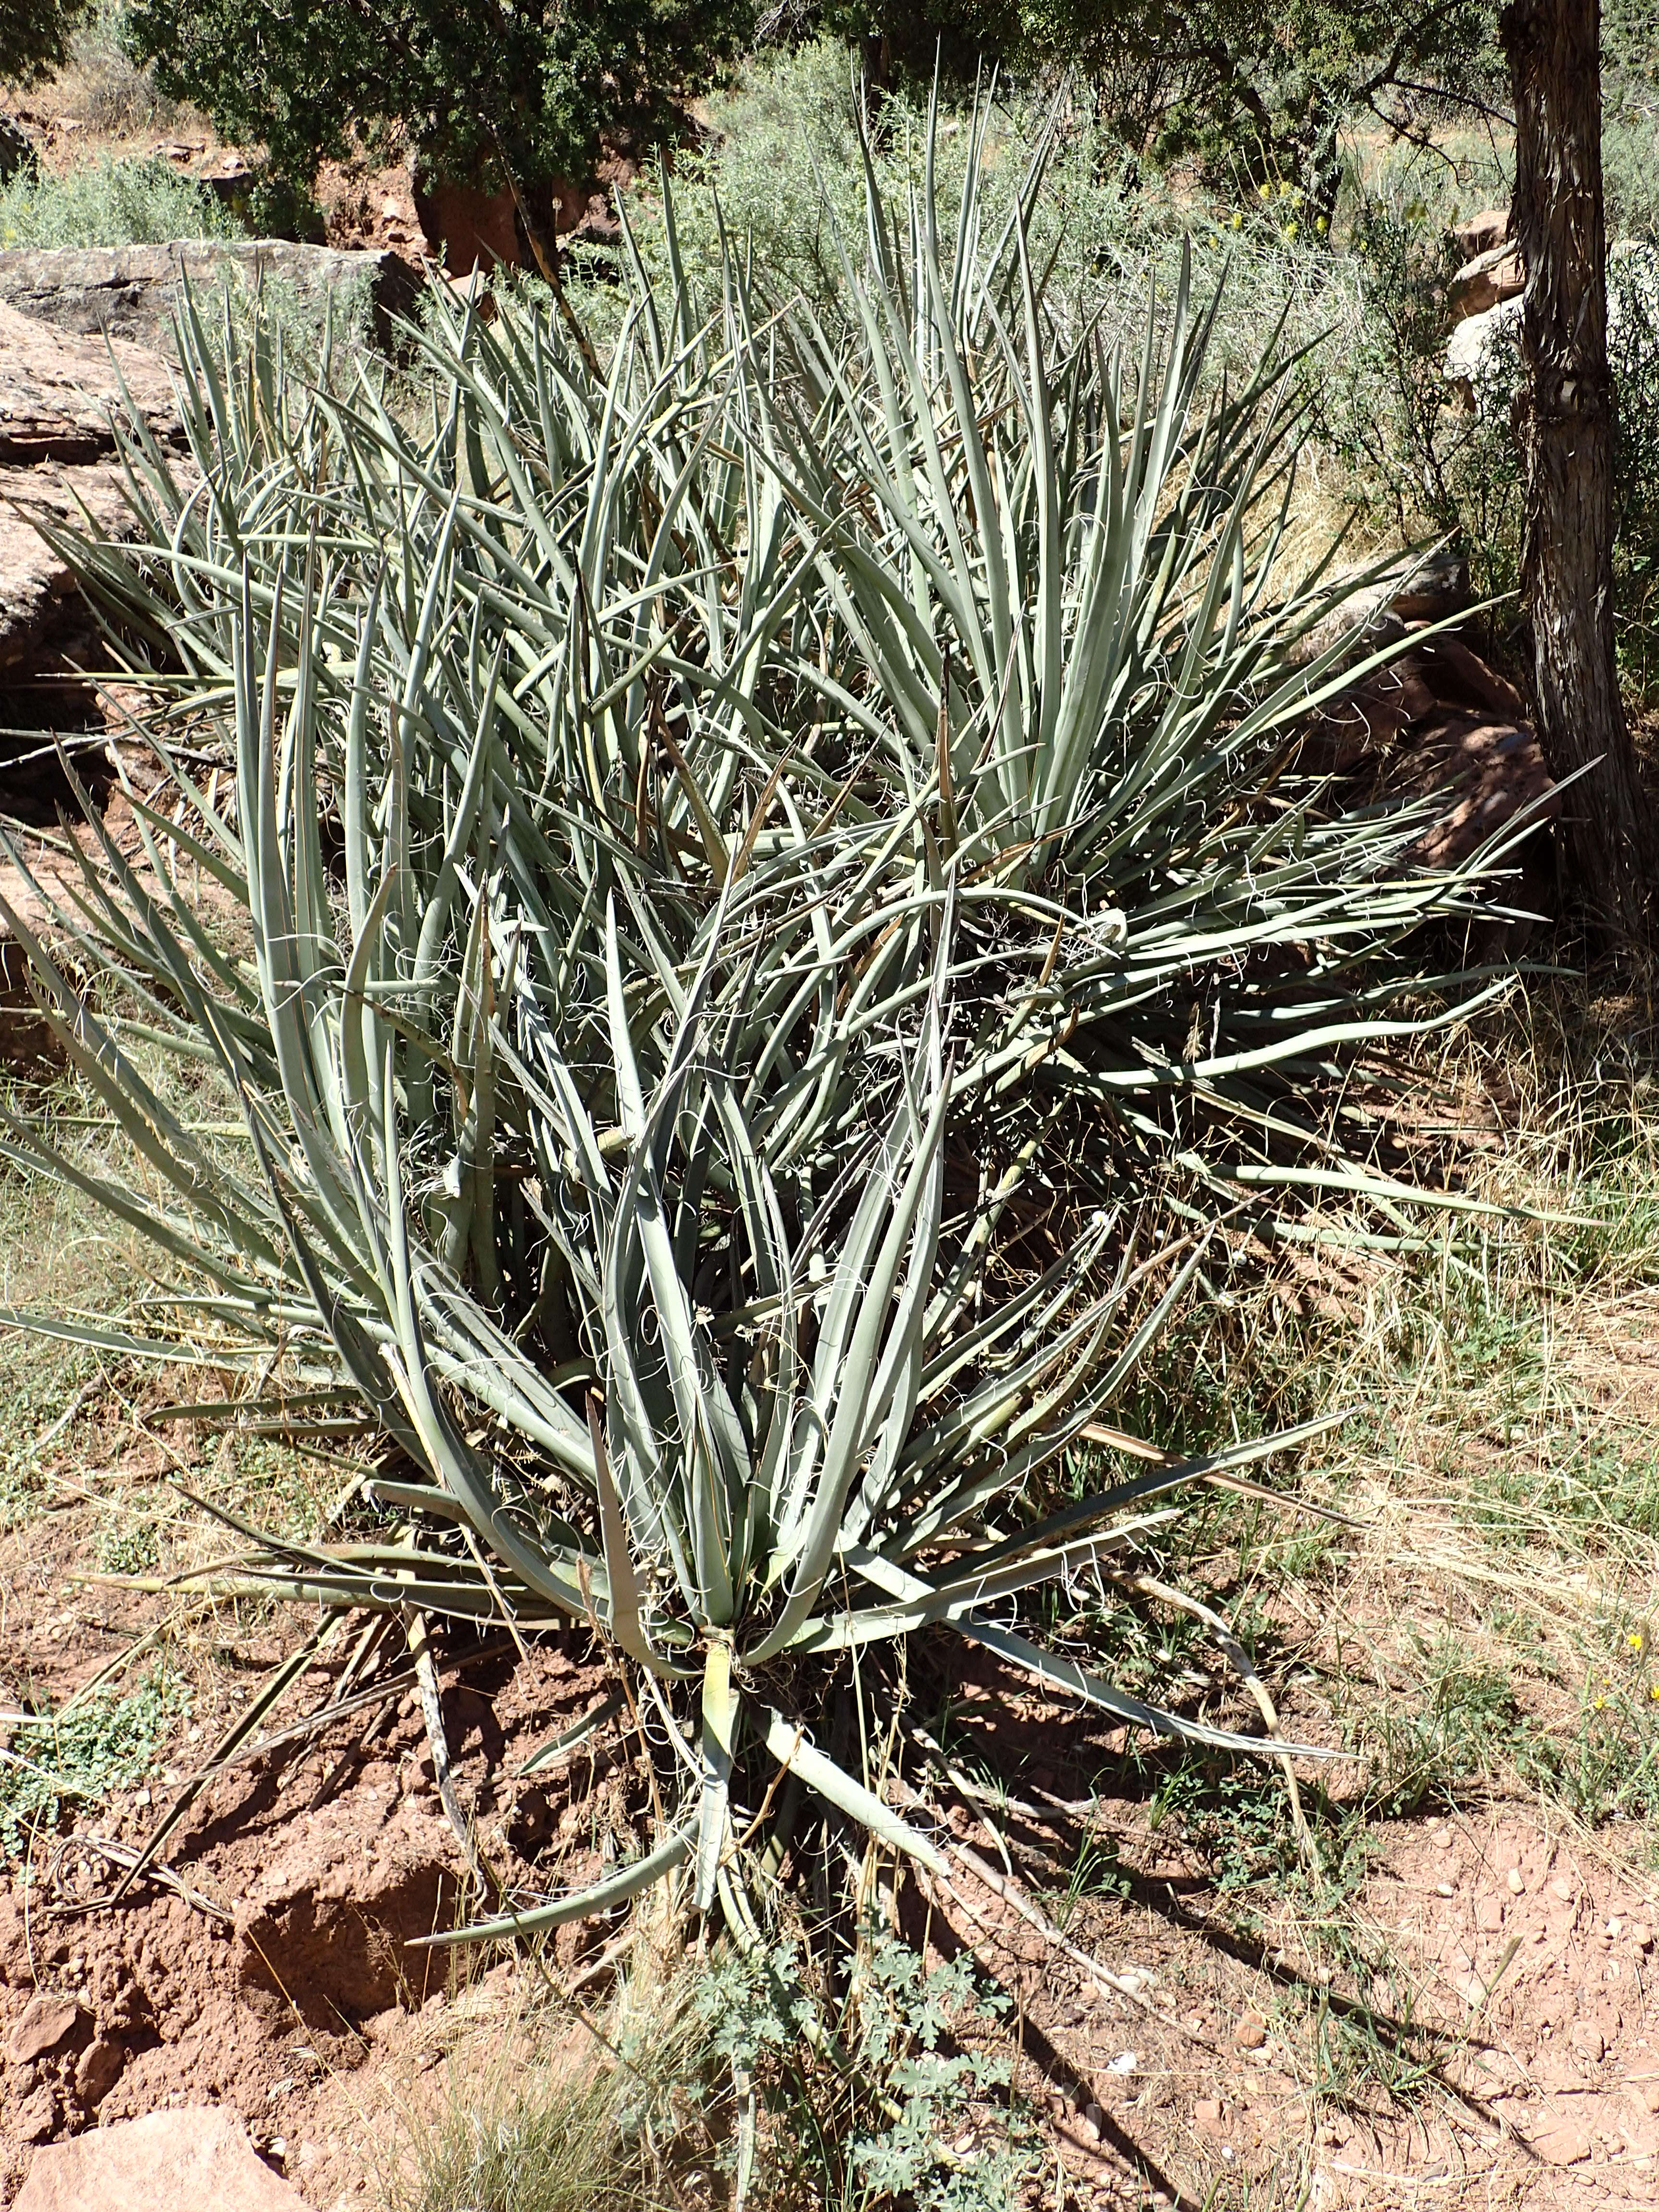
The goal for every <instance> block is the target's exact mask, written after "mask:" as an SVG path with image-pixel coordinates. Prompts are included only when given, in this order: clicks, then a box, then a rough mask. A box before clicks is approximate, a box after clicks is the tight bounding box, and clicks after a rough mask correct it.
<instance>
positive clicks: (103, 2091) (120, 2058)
mask: <svg viewBox="0 0 1659 2212" xmlns="http://www.w3.org/2000/svg"><path fill="white" fill-rule="evenodd" d="M126 2063H127V2054H126V2052H125V2051H123V2049H122V2048H121V2046H120V2045H119V2044H118V2043H117V2042H115V2041H114V2040H113V2039H112V2038H111V2037H109V2036H107V2035H95V2036H94V2038H93V2039H92V2041H91V2042H90V2043H89V2044H88V2045H87V2047H86V2049H85V2050H84V2051H82V2053H81V2063H80V2064H79V2065H78V2066H77V2067H76V2069H75V2093H76V2096H77V2097H78V2098H79V2099H80V2100H81V2102H82V2104H83V2105H85V2106H87V2108H88V2111H90V2110H92V2109H93V2108H94V2106H97V2105H99V2104H100V2103H101V2102H102V2101H103V2100H104V2099H105V2098H106V2096H108V2094H109V2093H110V2091H111V2090H112V2088H113V2087H115V2085H116V2083H117V2082H118V2081H119V2080H120V2078H121V2069H122V2068H123V2067H124V2066H125V2064H126Z"/></svg>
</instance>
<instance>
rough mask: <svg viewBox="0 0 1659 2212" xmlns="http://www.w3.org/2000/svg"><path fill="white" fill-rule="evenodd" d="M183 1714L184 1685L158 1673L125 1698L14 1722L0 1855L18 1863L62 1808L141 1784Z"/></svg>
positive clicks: (0, 1802)
mask: <svg viewBox="0 0 1659 2212" xmlns="http://www.w3.org/2000/svg"><path fill="white" fill-rule="evenodd" d="M188 1709H189V1699H188V1693H187V1692H185V1688H184V1686H182V1684H180V1683H179V1681H178V1680H176V1679H175V1678H173V1677H170V1676H168V1675H167V1674H162V1673H161V1672H159V1671H158V1672H156V1673H154V1674H150V1675H149V1676H147V1677H146V1678H145V1679H144V1680H143V1681H141V1682H140V1683H139V1684H138V1685H137V1687H136V1688H135V1689H133V1690H131V1691H129V1692H128V1693H127V1694H126V1696H125V1697H117V1696H116V1695H115V1694H114V1693H113V1692H108V1691H103V1692H97V1693H96V1694H94V1696H92V1697H89V1698H88V1699H86V1700H85V1702H84V1703H83V1704H81V1705H76V1706H75V1707H73V1708H72V1709H71V1710H70V1711H66V1712H64V1713H61V1714H52V1713H44V1714H41V1715H39V1716H37V1717H31V1718H29V1719H28V1720H27V1721H24V1722H15V1723H13V1737H12V1749H11V1750H10V1752H9V1753H8V1754H7V1756H6V1757H5V1759H3V1760H0V1853H3V1855H4V1857H7V1858H17V1857H21V1856H22V1855H23V1854H24V1853H25V1852H26V1851H27V1848H28V1845H29V1843H30V1840H31V1839H32V1838H33V1837H34V1836H35V1835H37V1834H39V1833H41V1832H51V1831H52V1829H54V1828H55V1827H56V1826H57V1825H58V1820H59V1817H60V1815H61V1814H62V1813H63V1811H64V1808H65V1806H66V1805H68V1804H71V1803H72V1804H75V1805H82V1804H94V1805H96V1804H101V1803H102V1802H104V1800H105V1799H106V1798H107V1797H108V1796H110V1794H111V1792H112V1791H113V1790H122V1789H125V1788H127V1787H128V1786H130V1785H131V1784H133V1783H135V1782H138V1781H141V1780H142V1779H143V1777H144V1776H145V1775H146V1774H148V1773H149V1771H151V1769H152V1768H153V1767H154V1765H155V1760H156V1756H157V1754H158V1753H159V1752H160V1750H161V1746H162V1745H163V1744H164V1743H165V1742H166V1741H167V1738H168V1737H169V1736H170V1735H171V1734H172V1733H173V1728H174V1726H175V1724H176V1723H177V1722H178V1720H179V1717H181V1715H183V1714H184V1713H185V1711H188Z"/></svg>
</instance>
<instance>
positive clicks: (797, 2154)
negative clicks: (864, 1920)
mask: <svg viewBox="0 0 1659 2212" xmlns="http://www.w3.org/2000/svg"><path fill="white" fill-rule="evenodd" d="M805 1980H806V1975H805V1972H804V1967H803V1962H802V1960H801V1958H800V1955H799V1952H798V1950H797V1948H796V1947H795V1946H794V1945H793V1943H788V1942H786V1943H782V1944H780V1945H778V1946H777V1947H775V1948H773V1949H771V1950H761V1949H757V1950H755V1951H752V1952H750V1953H749V1954H744V1953H740V1952H733V1953H730V1954H727V1956H726V1958H724V1959H722V1960H719V1961H718V1962H717V1963H716V1964H715V1965H714V1967H713V1968H712V1969H711V1970H710V1972H708V1974H707V1975H706V1976H705V1978H703V1980H702V1982H701V1984H699V1985H698V1987H697V1990H696V1998H695V2002H696V2008H697V2011H698V2013H699V2015H701V2017H702V2021H703V2023H704V2026H705V2029H706V2032H707V2033H708V2039H709V2043H710V2047H711V2050H712V2051H713V2052H714V2055H715V2056H717V2057H722V2058H724V2059H725V2060H726V2062H727V2063H728V2064H729V2065H730V2066H731V2067H732V2071H733V2075H734V2076H735V2078H737V2079H738V2080H739V2081H755V2082H756V2083H757V2084H758V2089H759V2094H760V2097H761V2098H762V2100H763V2101H764V2103H765V2105H766V2107H767V2109H768V2111H769V2113H770V2114H771V2116H772V2120H773V2125H772V2127H771V2130H770V2131H769V2139H768V2142H767V2145H766V2160H765V2162H766V2165H767V2166H768V2167H769V2170H770V2172H771V2173H772V2175H773V2176H774V2177H775V2179H777V2180H780V2181H781V2182H783V2183H785V2184H786V2185H787V2183H789V2182H795V2183H797V2184H799V2185H804V2186H805V2190H806V2191H807V2194H808V2197H809V2200H810V2201H811V2202H812V2203H823V2204H834V2205H836V2206H838V2207H843V2208H845V2212H874V2209H875V2208H876V2207H878V2206H881V2205H890V2204H905V2205H908V2206H913V2207H914V2208H915V2212H1004V2208H1006V2206H1008V2205H1010V2204H1017V2203H1020V2202H1021V2201H1022V2197H1023V2192H1024V2188H1025V2186H1026V2185H1029V2184H1030V2183H1031V2182H1033V2181H1035V2180H1036V2178H1037V2176H1038V2174H1039V2173H1040V2172H1041V2170H1042V2163H1043V2160H1042V2152H1041V2148H1040V2144H1039V2141H1038V2138H1037V2135H1036V2129H1035V2128H1034V2127H1033V2126H1032V2124H1031V2123H1030V2118H1029V2116H1028V2115H1026V2114H1024V2113H1022V2112H1020V2111H1019V2109H1018V2107H1017V2106H1016V2107H1013V2108H1012V2109H1011V2108H1010V2106H1009V2103H1008V2100H1007V2088H1008V2081H1009V2070H1010V2069H1009V2066H1008V2062H1007V2060H1006V2057H1000V2055H997V2054H994V2053H991V2052H987V2051H981V2050H978V2049H976V2048H975V2047H974V2045H973V2043H972V2042H971V2040H964V2039H965V2038H971V2036H972V2035H973V2034H974V2033H975V2032H976V2031H982V2030H983V2029H984V2027H987V2025H989V2024H990V2021H991V2020H992V2018H993V2017H994V2015H997V2014H1000V2013H1001V2012H1002V2011H1004V2010H1006V2006H1007V2000H1006V1998H1005V1997H1002V1996H1000V1995H989V1996H987V1994H986V1993H985V1992H984V1991H982V1990H981V1989H980V1988H979V1987H978V1985H977V1977H976V1975H975V1969H974V1966H973V1962H972V1960H970V1959H969V1958H968V1957H967V1956H966V1955H965V1954H962V1955H959V1956H957V1958H955V1959H953V1960H950V1961H949V1962H948V1963H946V1964H945V1965H942V1966H936V1967H933V1968H932V1969H931V1970H930V1969H929V1968H928V1967H927V1965H926V1964H925V1962H924V1961H923V1960H921V1959H920V1958H918V1957H917V1955H916V1954H915V1952H914V1951H912V1950H911V1949H910V1948H909V1947H908V1944H905V1943H902V1942H899V1941H897V1939H896V1938H895V1937H893V1936H888V1935H886V1934H885V1933H874V1932H868V1933H866V1938H865V1941H864V1942H863V1943H862V1944H861V1945H860V1948H859V1952H858V1955H857V1958H856V1960H855V1962H854V1967H853V1973H852V1983H851V1988H850V1990H849V1993H848V2000H847V2002H846V2005H845V2008H844V2016H843V2018H842V2021H840V2023H839V2033H838V2035H837V2036H836V2039H835V2040H834V2043H833V2045H825V2044H824V2043H823V2040H822V2039H819V2048H818V2050H817V2051H816V2052H815V2051H814V2050H813V2047H812V2042H811V2028H812V2024H813V2015H812V2012H811V2008H810V2006H809V2005H808V2004H807V2003H806V2002H805V1999H804V1998H803V1996H802V1990H803V1986H804V1984H805ZM951 2045H954V2046H955V2047H954V2048H952V2047H951ZM987 2107H988V2110H989V2113H990V2115H991V2124H989V2125H987ZM964 2129H966V2130H967V2131H968V2134H969V2136H971V2137H972V2138H974V2140H973V2142H972V2146H971V2148H967V2149H963V2148H960V2146H961V2144H962V2142H963V2130H964Z"/></svg>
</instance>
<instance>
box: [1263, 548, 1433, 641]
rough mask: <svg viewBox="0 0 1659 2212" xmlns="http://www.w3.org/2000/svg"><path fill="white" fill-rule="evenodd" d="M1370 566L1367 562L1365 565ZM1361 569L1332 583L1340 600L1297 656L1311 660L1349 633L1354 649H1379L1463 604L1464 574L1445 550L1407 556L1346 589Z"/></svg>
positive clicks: (1314, 630) (1308, 636)
mask: <svg viewBox="0 0 1659 2212" xmlns="http://www.w3.org/2000/svg"><path fill="white" fill-rule="evenodd" d="M1370 565H1372V564H1370V563H1368V564H1367V566H1368V567H1369V566H1370ZM1365 573H1366V571H1365V569H1364V568H1361V569H1348V570H1346V571H1345V572H1343V573H1342V574H1339V575H1337V576H1335V577H1334V578H1333V579H1332V581H1333V584H1334V586H1336V587H1337V588H1339V589H1340V587H1341V586H1344V585H1347V586H1350V587H1351V588H1349V590H1348V592H1347V594H1346V597H1345V598H1344V599H1341V600H1340V603H1339V604H1338V605H1335V606H1334V607H1333V608H1332V609H1331V611H1330V612H1329V613H1328V615H1326V616H1325V617H1324V618H1323V619H1322V621H1321V622H1320V623H1317V624H1316V627H1315V628H1314V629H1312V630H1310V632H1309V634H1308V635H1307V637H1306V638H1305V639H1304V641H1303V643H1302V647H1301V651H1300V654H1299V657H1300V658H1301V659H1312V658H1313V657H1314V655H1315V654H1316V653H1324V652H1326V651H1328V649H1329V647H1332V646H1333V645H1334V644H1336V642H1337V641H1338V640H1339V639H1340V638H1344V637H1346V636H1348V635H1351V634H1352V635H1354V639H1355V650H1356V652H1358V650H1359V649H1360V648H1361V647H1363V648H1364V650H1366V651H1368V652H1374V651H1375V650H1376V647H1378V646H1380V645H1384V644H1387V643H1388V642H1389V641H1390V640H1391V639H1393V638H1396V637H1400V636H1401V635H1403V634H1404V632H1405V630H1406V629H1407V625H1408V624H1409V623H1417V622H1438V621H1439V620H1440V619H1441V617H1443V616H1445V615H1455V614H1459V613H1461V612H1462V610H1463V609H1464V608H1465V607H1466V606H1468V603H1469V572H1468V568H1467V567H1466V566H1465V565H1464V563H1463V562H1462V559H1461V558H1460V557H1459V556H1457V555H1456V554H1455V553H1454V552H1452V551H1451V550H1449V548H1448V547H1446V546H1437V547H1436V548H1435V549H1434V550H1433V551H1431V552H1428V553H1407V554H1404V555H1402V556H1401V558H1400V559H1399V560H1398V561H1397V562H1395V563H1394V564H1393V566H1392V567H1390V568H1387V569H1385V570H1384V571H1383V574H1381V575H1380V576H1374V577H1372V579H1371V580H1370V582H1369V583H1364V584H1360V585H1358V588H1357V589H1355V588H1352V586H1353V584H1354V580H1355V579H1356V578H1357V577H1358V576H1361V575H1364V574H1365Z"/></svg>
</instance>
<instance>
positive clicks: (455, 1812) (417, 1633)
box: [404, 1605, 489, 1896]
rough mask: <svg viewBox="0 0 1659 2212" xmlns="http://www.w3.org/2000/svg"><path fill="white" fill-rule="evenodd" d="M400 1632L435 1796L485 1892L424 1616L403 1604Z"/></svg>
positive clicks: (468, 1866)
mask: <svg viewBox="0 0 1659 2212" xmlns="http://www.w3.org/2000/svg"><path fill="white" fill-rule="evenodd" d="M404 1633H405V1635H407V1637H408V1638H409V1656H410V1658H411V1659H412V1660H413V1661H414V1662H415V1680H416V1687H417V1689H418V1691H419V1693H420V1699H421V1717H422V1719H423V1720H424V1721H425V1723H426V1740H427V1741H428V1744H430V1745H431V1747H432V1771H433V1774H434V1777H435V1779H436V1781H437V1784H438V1796H439V1799H440V1801H441V1803H442V1805H443V1808H444V1811H445V1813H446V1814H447V1816H448V1820H449V1825H450V1826H451V1827H452V1828H453V1830H454V1831H455V1840H456V1842H457V1843H458V1844H459V1845H460V1847H461V1857H463V1858H464V1859H465V1862H466V1868H467V1872H468V1873H469V1874H470V1875H471V1877H472V1879H473V1881H474V1882H475V1883H476V1885H477V1890H478V1893H479V1895H480V1896H483V1895H486V1894H487V1893H488V1889H489V1884H488V1881H486V1878H485V1875H484V1869H483V1861H482V1860H481V1859H480V1858H479V1857H478V1850H477V1844H475V1843H474V1842H473V1840H472V1831H471V1827H470V1826H468V1824H467V1820H466V1816H465V1814H464V1813H463V1812H462V1811H461V1801H460V1799H459V1797H458V1796H456V1795H455V1778H454V1775H453V1773H452V1772H451V1771H450V1765H449V1739H448V1737H447V1735H445V1734H444V1709H443V1703H442V1700H441V1698H440V1697H439V1695H438V1670H437V1668H436V1667H435V1666H434V1665H433V1663H432V1647H431V1645H430V1644H428V1642H427V1636H426V1615H425V1614H424V1613H422V1612H420V1611H419V1610H418V1608H417V1607H414V1606H412V1605H410V1606H405V1607H404Z"/></svg>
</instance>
